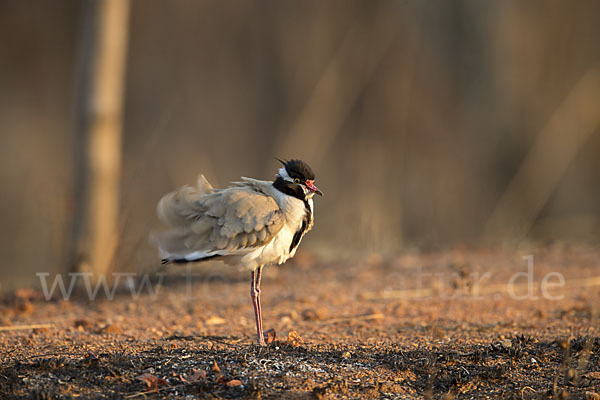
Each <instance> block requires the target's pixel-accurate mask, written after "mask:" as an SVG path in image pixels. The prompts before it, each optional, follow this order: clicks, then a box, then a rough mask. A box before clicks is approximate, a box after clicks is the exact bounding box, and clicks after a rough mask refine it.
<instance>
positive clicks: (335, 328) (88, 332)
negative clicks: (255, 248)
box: [0, 245, 600, 399]
mask: <svg viewBox="0 0 600 400" xmlns="http://www.w3.org/2000/svg"><path fill="white" fill-rule="evenodd" d="M527 254H533V255H534V257H535V258H534V260H535V262H534V273H533V279H534V287H535V289H534V292H533V294H534V295H535V296H538V299H537V300H523V301H517V300H513V299H511V298H510V297H509V296H508V294H507V292H506V283H507V282H508V280H509V279H510V276H512V275H513V274H514V273H515V272H517V271H526V270H527V267H526V264H525V263H524V262H523V260H522V259H521V257H522V256H523V255H527ZM599 256H600V253H599V252H598V251H597V250H595V249H589V248H583V247H580V246H579V247H571V246H564V245H563V246H553V247H546V248H543V249H538V250H536V251H533V252H532V251H529V250H526V249H520V250H518V251H512V250H511V251H509V250H502V249H498V250H494V251H491V250H481V249H460V250H454V251H450V252H437V253H430V254H410V253H407V254H405V255H403V256H401V257H398V258H390V259H385V258H381V257H375V256H374V257H370V258H368V259H366V260H360V261H352V262H350V261H346V262H317V261H315V260H313V259H312V258H311V257H310V256H309V255H308V254H306V253H304V254H302V255H299V256H298V258H297V260H296V261H295V263H289V264H287V265H285V266H284V267H282V268H280V269H275V268H270V269H269V270H267V274H266V277H265V280H264V283H263V296H264V313H265V315H264V316H265V325H266V326H267V327H273V328H275V329H276V330H277V337H276V339H275V341H274V342H273V343H271V344H270V345H269V346H268V347H266V348H259V347H257V346H255V345H254V344H253V340H254V336H253V317H252V307H251V305H250V300H249V299H248V292H249V279H248V277H247V276H246V273H243V274H237V273H235V272H233V271H231V270H227V269H226V270H225V272H223V271H224V269H223V268H221V267H220V265H219V264H216V265H214V266H208V267H205V268H202V269H200V270H198V271H197V272H198V274H199V275H198V276H195V277H194V279H193V281H192V291H191V293H192V296H193V297H195V298H193V299H190V298H187V297H186V282H185V279H182V278H181V277H180V276H179V272H181V270H180V269H177V270H171V273H170V274H169V276H168V277H167V278H166V279H165V281H164V283H163V286H162V287H160V289H159V292H158V296H157V297H156V299H155V300H153V299H152V297H151V296H150V295H148V294H143V295H141V296H140V297H139V298H138V299H137V300H133V299H132V297H131V295H130V294H128V292H127V289H126V288H120V289H119V291H118V293H117V295H116V297H115V299H114V300H113V301H107V300H96V301H93V302H90V301H89V300H88V299H87V295H86V294H85V292H84V291H79V292H78V294H77V296H75V297H74V298H72V299H71V300H70V301H63V300H52V301H48V302H46V301H44V300H43V298H42V296H41V294H40V293H39V292H37V291H27V290H20V291H17V292H15V293H13V294H12V295H10V296H7V297H6V298H5V299H4V302H3V303H2V306H1V307H2V312H1V315H2V318H3V321H2V325H3V326H4V327H3V329H15V328H16V327H18V326H20V325H24V324H40V323H48V324H50V326H49V327H46V328H42V329H39V328H38V329H31V330H27V329H15V330H10V331H9V330H4V331H0V352H1V353H2V361H1V363H0V393H2V398H36V399H54V398H61V399H67V398H74V397H80V398H81V397H83V398H107V399H112V398H139V399H142V398H160V397H169V398H182V399H183V398H189V399H191V398H236V397H241V398H265V399H266V398H280V397H287V398H414V397H421V398H422V397H425V398H518V399H521V398H523V399H534V398H540V399H542V398H543V399H546V398H557V399H566V398H585V399H596V398H598V396H600V367H599V363H600V331H599V329H598V302H599V300H600V299H599V298H600V287H599V286H598V284H599V283H598V279H597V278H595V279H594V276H593V275H594V273H595V271H597V267H598V265H597V260H598V259H599ZM421 267H422V268H421ZM419 271H421V274H422V276H423V277H424V278H423V279H422V285H421V288H419V287H418V286H419V284H418V281H417V279H416V278H415V277H416V276H417V275H415V274H417V273H419ZM551 271H559V272H561V273H563V274H564V276H565V286H564V287H562V288H557V287H554V288H552V289H549V292H548V293H549V294H550V295H552V296H558V295H564V298H563V299H562V300H544V299H543V296H542V295H541V292H540V290H539V284H540V281H541V280H542V279H543V277H544V276H545V274H547V273H548V272H551ZM485 272H489V279H485V280H482V281H481V284H480V285H479V286H478V289H475V287H476V282H477V281H478V280H477V277H480V276H482V274H483V273H485ZM152 280H153V281H156V279H155V278H152ZM523 282H524V281H523ZM521 283H522V282H521ZM476 290H478V292H477V293H475V291H476ZM515 290H516V292H517V293H518V294H519V295H521V294H524V293H526V287H524V286H523V285H521V286H518V287H517V289H515ZM524 290H525V291H524ZM289 332H296V333H297V334H298V336H299V337H298V336H295V335H294V333H291V334H290V333H289Z"/></svg>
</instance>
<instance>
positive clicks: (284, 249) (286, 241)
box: [241, 189, 313, 269]
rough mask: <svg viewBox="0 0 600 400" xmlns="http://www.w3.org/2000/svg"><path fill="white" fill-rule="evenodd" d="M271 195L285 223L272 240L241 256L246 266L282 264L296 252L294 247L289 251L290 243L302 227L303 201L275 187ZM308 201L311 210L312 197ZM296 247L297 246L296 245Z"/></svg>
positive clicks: (304, 209)
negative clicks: (283, 216)
mask: <svg viewBox="0 0 600 400" xmlns="http://www.w3.org/2000/svg"><path fill="white" fill-rule="evenodd" d="M272 196H273V198H275V201H276V202H277V204H278V205H279V208H281V211H283V213H284V215H285V216H286V223H285V225H284V226H283V228H282V229H281V230H280V231H279V233H278V234H277V235H276V236H275V237H274V238H273V240H271V241H270V242H269V243H267V244H266V245H264V246H262V247H260V248H257V249H256V250H253V251H251V252H249V253H248V254H246V255H245V256H244V257H242V259H241V262H242V264H244V266H245V267H246V268H249V269H251V268H255V267H257V266H259V265H267V264H283V263H284V262H286V261H287V260H288V259H289V258H291V257H293V256H294V254H295V253H296V249H293V251H292V252H290V245H291V243H292V240H293V238H294V234H295V233H296V232H297V231H298V230H299V229H300V228H301V227H302V221H303V220H304V215H305V214H306V208H305V206H304V202H303V201H302V200H299V199H297V198H295V197H292V196H288V195H285V194H283V193H281V192H280V191H279V190H276V189H274V190H273V193H272ZM308 203H309V206H310V208H311V211H312V208H313V201H312V199H310V200H309V201H308ZM296 248H298V247H297V246H296Z"/></svg>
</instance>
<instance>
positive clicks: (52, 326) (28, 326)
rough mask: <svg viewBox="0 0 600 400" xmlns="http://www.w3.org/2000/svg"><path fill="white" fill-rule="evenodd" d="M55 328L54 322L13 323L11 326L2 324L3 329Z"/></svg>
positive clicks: (0, 327)
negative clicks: (35, 323)
mask: <svg viewBox="0 0 600 400" xmlns="http://www.w3.org/2000/svg"><path fill="white" fill-rule="evenodd" d="M49 328H54V325H53V324H37V325H11V326H0V332H1V331H21V330H26V329H49Z"/></svg>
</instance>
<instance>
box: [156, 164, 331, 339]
mask: <svg viewBox="0 0 600 400" xmlns="http://www.w3.org/2000/svg"><path fill="white" fill-rule="evenodd" d="M277 160H278V161H279V162H281V164H282V166H281V167H280V168H279V169H278V170H277V173H276V175H275V179H274V180H273V181H264V180H258V179H252V178H246V177H242V178H241V181H239V182H233V183H232V184H231V185H230V186H229V187H227V188H224V189H215V188H213V187H212V185H211V184H210V183H209V182H208V180H207V179H206V178H205V177H204V175H200V176H199V177H198V182H197V184H196V187H191V186H184V187H182V188H180V189H179V190H177V191H174V192H171V193H168V194H166V195H164V196H163V197H162V198H161V199H160V201H159V202H158V205H157V214H158V217H159V219H160V220H161V221H162V222H164V223H165V224H166V225H168V226H169V229H168V230H166V231H163V232H161V233H158V234H155V235H154V237H153V238H154V241H155V243H156V245H157V247H158V252H159V256H160V258H161V259H162V262H163V263H188V262H199V261H205V260H215V259H218V260H222V261H223V262H225V263H226V264H229V265H237V266H238V267H239V268H241V269H244V270H247V271H250V272H251V276H250V278H251V285H250V297H251V299H252V304H253V307H254V317H255V322H256V335H257V339H256V341H257V344H258V345H260V346H265V345H266V342H265V336H264V332H263V328H262V310H261V304H260V293H261V290H260V281H261V275H262V271H263V268H264V267H265V266H267V265H280V264H283V263H284V262H286V261H287V260H288V259H290V258H292V257H293V256H294V255H295V254H296V250H297V249H298V246H299V245H300V242H301V241H302V238H303V237H304V235H305V234H306V233H307V232H308V231H310V230H311V229H312V227H313V224H314V203H313V196H314V195H319V196H323V192H321V190H319V189H318V188H317V187H316V186H315V184H314V181H315V174H314V172H313V170H312V169H311V167H310V166H309V165H308V164H307V163H306V162H304V161H302V160H297V159H292V160H281V159H277Z"/></svg>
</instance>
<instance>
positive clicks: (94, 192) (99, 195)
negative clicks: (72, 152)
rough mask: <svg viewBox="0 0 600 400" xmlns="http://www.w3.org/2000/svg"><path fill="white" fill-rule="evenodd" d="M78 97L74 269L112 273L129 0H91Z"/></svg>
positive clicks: (82, 54)
mask: <svg viewBox="0 0 600 400" xmlns="http://www.w3.org/2000/svg"><path fill="white" fill-rule="evenodd" d="M84 8H85V15H84V18H83V35H82V42H81V46H82V48H81V53H80V71H79V72H80V76H79V82H78V84H79V85H78V86H79V93H78V101H77V118H78V126H77V145H76V147H77V148H76V152H77V157H76V159H77V161H76V162H77V165H76V168H77V182H76V188H75V191H76V211H75V215H74V219H73V235H74V238H73V247H72V251H71V256H70V257H71V268H72V269H74V270H77V271H85V272H94V273H95V274H96V277H98V275H99V274H105V273H107V272H109V270H110V267H111V263H112V260H113V257H114V253H115V249H116V245H117V242H118V229H117V228H118V214H119V182H120V173H121V130H122V110H123V97H124V84H125V64H126V54H127V36H128V23H129V9H130V4H129V0H87V1H86V2H85V6H84Z"/></svg>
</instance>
